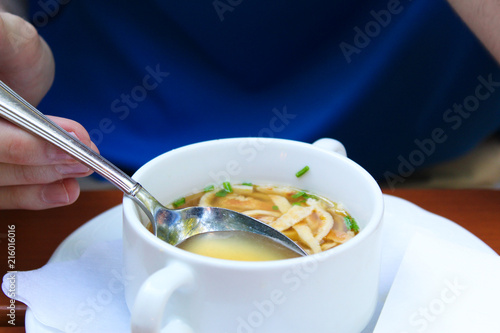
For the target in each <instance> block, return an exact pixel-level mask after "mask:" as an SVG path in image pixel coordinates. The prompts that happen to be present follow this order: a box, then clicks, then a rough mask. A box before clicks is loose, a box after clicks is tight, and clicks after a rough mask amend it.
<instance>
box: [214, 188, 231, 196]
mask: <svg viewBox="0 0 500 333" xmlns="http://www.w3.org/2000/svg"><path fill="white" fill-rule="evenodd" d="M227 194H228V192H227V191H226V190H220V191H219V192H217V193H215V196H217V197H225V196H226V195H227Z"/></svg>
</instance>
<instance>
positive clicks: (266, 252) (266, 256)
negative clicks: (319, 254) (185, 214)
mask: <svg viewBox="0 0 500 333" xmlns="http://www.w3.org/2000/svg"><path fill="white" fill-rule="evenodd" d="M177 247H179V248H181V249H183V250H186V251H189V252H192V253H196V254H200V255H203V256H207V257H212V258H219V259H227V260H239V261H268V260H281V259H290V258H296V257H299V256H300V255H299V254H298V253H296V252H295V251H293V250H291V249H289V248H287V247H284V246H282V245H280V244H278V243H277V242H275V241H273V240H271V239H269V238H267V237H264V236H261V235H258V234H254V233H251V232H247V231H218V232H210V233H203V234H198V235H195V236H193V237H190V238H188V239H187V240H185V241H183V242H182V243H180V244H178V245H177Z"/></svg>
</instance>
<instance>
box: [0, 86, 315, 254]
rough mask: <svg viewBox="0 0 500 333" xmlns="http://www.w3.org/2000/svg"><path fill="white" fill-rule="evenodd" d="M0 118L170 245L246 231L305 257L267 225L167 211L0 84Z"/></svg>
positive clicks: (226, 215) (217, 211) (216, 213)
mask: <svg viewBox="0 0 500 333" xmlns="http://www.w3.org/2000/svg"><path fill="white" fill-rule="evenodd" d="M0 116H1V117H3V118H5V119H6V120H8V121H10V122H12V123H13V124H15V125H17V126H19V127H21V128H23V129H24V130H26V131H28V132H30V133H32V134H34V135H36V136H39V137H41V138H42V139H44V140H47V141H48V142H50V143H52V144H54V145H55V146H57V147H58V148H60V149H61V150H63V151H65V152H66V153H68V154H69V155H71V156H72V157H73V158H75V159H76V160H78V161H79V162H81V163H83V164H85V165H86V166H88V167H89V168H90V169H92V170H94V171H95V172H96V173H98V174H100V175H101V176H103V177H104V178H105V179H107V180H108V181H109V182H111V183H112V184H113V185H115V186H116V187H117V188H118V189H120V190H121V191H122V192H123V193H124V194H125V195H127V196H128V197H130V198H132V199H133V200H134V202H135V203H136V204H137V205H138V206H139V207H140V208H141V209H142V210H143V211H144V212H145V213H146V215H147V216H148V218H149V220H150V222H151V224H152V226H153V231H154V234H155V235H156V236H157V237H158V238H160V239H162V240H164V241H165V242H167V243H169V244H171V245H174V246H175V245H177V244H179V243H180V242H182V241H184V240H186V239H187V238H189V237H191V236H194V235H197V234H200V233H204V232H217V231H234V230H238V231H249V232H253V233H257V234H260V235H263V236H267V237H269V238H271V239H272V240H274V241H276V242H278V243H279V244H281V245H283V246H286V247H288V248H290V249H292V250H294V251H295V252H297V253H299V254H301V255H304V256H305V255H307V253H306V252H305V251H304V250H303V249H302V248H300V247H299V246H298V245H297V244H296V243H295V242H293V241H292V240H291V239H289V238H288V237H286V236H285V235H284V234H282V233H281V232H279V231H277V230H276V229H274V228H272V227H270V226H268V225H267V224H265V223H263V222H261V221H259V220H257V219H254V218H252V217H249V216H246V215H244V214H241V213H237V212H235V211H231V210H228V209H224V208H216V207H188V208H183V209H177V210H172V209H167V208H166V207H164V206H163V205H162V204H161V203H160V202H159V201H158V200H156V199H155V198H154V197H153V196H152V195H151V194H150V193H149V192H148V191H147V190H146V189H144V188H143V187H142V186H141V184H139V183H138V182H136V181H135V180H133V179H132V178H131V177H129V176H128V175H127V174H126V173H124V172H123V171H122V170H120V169H119V168H118V167H116V166H115V165H114V164H112V163H111V162H109V161H108V160H106V159H105V158H104V157H102V156H101V155H99V154H98V153H96V152H94V151H93V150H92V149H90V148H88V147H87V146H86V145H84V144H83V143H82V142H81V141H80V140H78V139H76V138H75V137H73V136H71V135H70V134H69V133H68V132H66V131H65V130H64V129H62V128H61V127H60V126H58V125H57V124H55V123H54V122H52V121H51V120H50V119H49V118H47V117H46V116H45V115H44V114H42V113H41V112H40V111H38V110H37V109H36V108H35V107H33V106H32V105H30V104H29V103H28V102H26V101H25V100H24V99H23V98H22V97H20V96H19V95H18V94H17V93H15V92H14V91H13V90H12V89H10V88H9V87H8V86H7V85H5V84H4V83H3V82H2V81H0Z"/></svg>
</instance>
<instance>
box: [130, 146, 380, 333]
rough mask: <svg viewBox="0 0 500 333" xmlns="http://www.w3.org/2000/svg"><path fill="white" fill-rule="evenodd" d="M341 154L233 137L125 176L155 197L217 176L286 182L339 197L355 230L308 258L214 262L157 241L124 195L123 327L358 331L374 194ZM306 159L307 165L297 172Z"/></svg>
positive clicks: (375, 242) (373, 268)
mask: <svg viewBox="0 0 500 333" xmlns="http://www.w3.org/2000/svg"><path fill="white" fill-rule="evenodd" d="M339 152H340V153H339ZM344 154H345V150H343V146H342V145H341V144H340V143H339V142H338V141H335V140H332V139H321V140H319V141H317V142H316V143H314V144H312V145H311V144H307V143H302V142H296V141H290V140H281V139H267V138H266V139H265V138H235V139H223V140H215V141H208V142H202V143H198V144H193V145H189V146H186V147H182V148H179V149H175V150H172V151H169V152H167V153H165V154H163V155H161V156H158V157H157V158H155V159H153V160H152V161H150V162H149V163H147V164H145V165H144V166H143V167H141V168H140V169H139V170H138V171H137V172H136V173H135V175H134V176H133V177H134V179H136V180H137V181H138V182H140V183H141V184H142V185H143V186H144V187H145V188H146V189H148V190H149V191H150V192H151V193H152V194H153V195H154V196H155V197H156V198H158V199H159V200H160V201H162V202H163V203H169V202H172V201H174V200H176V199H178V198H179V197H182V196H185V195H188V194H191V193H195V192H199V191H201V190H202V189H203V188H204V187H206V186H207V185H211V184H215V185H220V184H221V183H222V182H224V181H230V182H231V183H233V184H237V183H242V182H252V183H255V184H276V185H290V186H293V187H297V188H300V189H304V190H308V191H310V192H312V193H315V194H317V195H320V196H324V197H326V198H328V199H330V200H332V201H335V202H339V203H342V204H343V205H344V206H345V208H346V209H347V211H348V212H349V213H350V214H351V215H352V216H353V217H354V218H355V219H356V220H357V222H358V224H359V226H360V230H361V231H360V232H359V234H358V235H357V236H355V237H354V238H353V239H351V240H349V241H348V242H347V243H345V244H342V245H340V246H338V247H336V248H333V249H331V250H327V251H325V252H323V253H320V254H315V255H311V256H307V257H301V258H294V259H286V260H277V261H265V262H243V261H231V260H222V259H215V258H209V257H205V256H201V255H197V254H193V253H190V252H187V251H184V250H181V249H179V248H176V247H174V246H171V245H169V244H167V243H165V242H163V241H161V240H159V239H157V238H156V237H155V236H154V235H152V234H151V233H150V232H149V231H148V230H147V229H146V227H145V226H144V224H143V223H145V222H144V221H146V219H145V218H144V216H143V215H142V212H141V211H140V209H139V208H138V207H136V205H135V204H134V203H133V201H132V200H131V199H129V198H125V199H124V201H123V217H124V227H123V245H124V267H125V268H124V269H125V274H126V276H127V281H128V283H127V285H126V287H125V292H126V300H127V305H128V307H129V309H130V310H131V314H132V331H133V332H141V333H144V332H160V331H161V332H175V333H181V332H197V333H214V332H224V333H229V332H237V333H251V332H270V333H276V332H287V333H290V332H342V333H349V332H360V331H361V330H362V329H363V328H364V327H365V326H366V325H367V323H368V322H369V320H370V318H371V317H372V315H373V313H374V309H375V305H376V301H377V289H378V282H379V266H380V248H381V241H380V233H381V223H382V215H383V198H382V193H381V191H380V188H379V187H378V185H377V183H376V182H375V180H374V179H373V178H372V177H371V176H370V175H369V174H368V172H366V171H365V170H364V169H363V168H362V167H360V166H359V165H358V164H356V163H355V162H353V161H352V160H350V159H348V158H347V157H345V156H344ZM306 165H307V166H309V168H310V169H309V171H308V172H307V173H306V174H304V175H303V176H301V177H300V178H297V177H296V176H295V173H296V172H297V171H299V170H301V169H302V168H303V167H304V166H306ZM141 221H143V222H141Z"/></svg>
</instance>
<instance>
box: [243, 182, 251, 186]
mask: <svg viewBox="0 0 500 333" xmlns="http://www.w3.org/2000/svg"><path fill="white" fill-rule="evenodd" d="M241 185H245V186H253V184H252V183H241Z"/></svg>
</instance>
